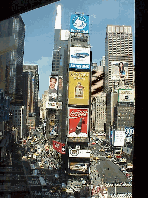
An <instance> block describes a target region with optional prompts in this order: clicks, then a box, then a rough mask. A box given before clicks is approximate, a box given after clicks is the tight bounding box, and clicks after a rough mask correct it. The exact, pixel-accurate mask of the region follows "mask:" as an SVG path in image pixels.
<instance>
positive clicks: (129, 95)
mask: <svg viewBox="0 0 149 198" xmlns="http://www.w3.org/2000/svg"><path fill="white" fill-rule="evenodd" d="M134 96H135V95H134V90H133V89H119V90H118V102H134Z"/></svg>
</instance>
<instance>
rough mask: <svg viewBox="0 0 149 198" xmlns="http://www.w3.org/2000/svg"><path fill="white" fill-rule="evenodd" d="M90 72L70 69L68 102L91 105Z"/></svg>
mask: <svg viewBox="0 0 149 198" xmlns="http://www.w3.org/2000/svg"><path fill="white" fill-rule="evenodd" d="M89 74H90V73H89V72H74V71H69V87H68V104H77V105H89Z"/></svg>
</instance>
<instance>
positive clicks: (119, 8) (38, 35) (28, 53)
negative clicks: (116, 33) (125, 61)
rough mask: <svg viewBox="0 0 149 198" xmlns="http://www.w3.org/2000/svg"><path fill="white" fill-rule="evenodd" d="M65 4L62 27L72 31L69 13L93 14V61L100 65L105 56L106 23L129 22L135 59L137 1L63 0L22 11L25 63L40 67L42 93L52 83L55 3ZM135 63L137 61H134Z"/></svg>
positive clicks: (91, 36)
mask: <svg viewBox="0 0 149 198" xmlns="http://www.w3.org/2000/svg"><path fill="white" fill-rule="evenodd" d="M58 4H61V6H62V29H68V30H69V23H70V16H71V14H74V13H75V12H79V13H84V14H87V15H89V16H90V44H91V46H92V48H91V50H92V52H93V62H97V63H98V64H99V62H100V60H101V58H102V56H104V55H105V36H106V27H107V25H130V26H132V32H133V54H134V59H135V27H134V25H135V19H134V5H135V4H134V0H98V1H97V0H92V1H90V0H84V1H81V0H75V1H74V0H69V1H68V0H61V1H58V2H55V3H52V4H49V5H47V6H43V7H40V8H37V9H34V10H32V11H29V12H26V13H23V14H21V16H22V19H23V21H24V23H25V27H26V31H25V46H24V63H25V64H29V63H31V64H38V66H39V80H40V81H39V96H40V98H41V97H42V94H43V93H44V91H45V90H47V89H48V86H49V84H48V83H49V75H50V73H51V71H52V51H53V47H54V25H55V16H56V6H57V5H58ZM134 64H135V62H134Z"/></svg>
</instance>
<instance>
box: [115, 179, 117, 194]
mask: <svg viewBox="0 0 149 198" xmlns="http://www.w3.org/2000/svg"><path fill="white" fill-rule="evenodd" d="M116 178H117V177H115V195H116Z"/></svg>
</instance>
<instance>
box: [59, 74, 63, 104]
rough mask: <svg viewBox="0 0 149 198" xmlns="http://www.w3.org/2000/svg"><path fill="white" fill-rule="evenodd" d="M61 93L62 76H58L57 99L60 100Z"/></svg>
mask: <svg viewBox="0 0 149 198" xmlns="http://www.w3.org/2000/svg"><path fill="white" fill-rule="evenodd" d="M62 95H63V76H59V77H58V101H62Z"/></svg>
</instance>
